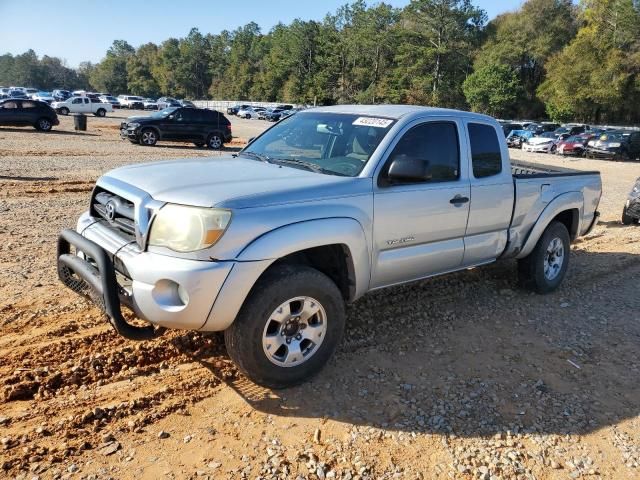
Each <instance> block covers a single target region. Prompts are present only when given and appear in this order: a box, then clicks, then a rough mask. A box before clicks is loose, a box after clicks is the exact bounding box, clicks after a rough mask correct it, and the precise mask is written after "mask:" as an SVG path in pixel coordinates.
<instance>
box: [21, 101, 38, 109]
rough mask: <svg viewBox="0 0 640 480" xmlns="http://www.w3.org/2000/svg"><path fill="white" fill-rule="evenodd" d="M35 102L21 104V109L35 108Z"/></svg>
mask: <svg viewBox="0 0 640 480" xmlns="http://www.w3.org/2000/svg"><path fill="white" fill-rule="evenodd" d="M36 106H37V105H36V104H35V102H22V108H36Z"/></svg>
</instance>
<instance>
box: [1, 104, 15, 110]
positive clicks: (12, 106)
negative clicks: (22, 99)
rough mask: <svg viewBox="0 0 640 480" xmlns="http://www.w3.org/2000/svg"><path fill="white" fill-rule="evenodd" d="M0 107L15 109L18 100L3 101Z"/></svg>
mask: <svg viewBox="0 0 640 480" xmlns="http://www.w3.org/2000/svg"><path fill="white" fill-rule="evenodd" d="M2 108H5V109H7V110H9V109H11V110H13V109H16V108H18V102H4V103H3V104H2Z"/></svg>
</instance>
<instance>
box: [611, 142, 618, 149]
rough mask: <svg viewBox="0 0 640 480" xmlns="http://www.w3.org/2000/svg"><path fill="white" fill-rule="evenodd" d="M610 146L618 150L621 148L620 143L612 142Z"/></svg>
mask: <svg viewBox="0 0 640 480" xmlns="http://www.w3.org/2000/svg"><path fill="white" fill-rule="evenodd" d="M609 146H610V147H611V148H618V147H619V146H620V142H611V143H610V144H609Z"/></svg>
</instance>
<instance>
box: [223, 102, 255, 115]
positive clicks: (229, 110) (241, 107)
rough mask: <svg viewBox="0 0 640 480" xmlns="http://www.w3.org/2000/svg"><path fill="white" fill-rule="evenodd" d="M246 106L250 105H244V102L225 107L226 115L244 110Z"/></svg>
mask: <svg viewBox="0 0 640 480" xmlns="http://www.w3.org/2000/svg"><path fill="white" fill-rule="evenodd" d="M248 107H250V105H246V104H242V105H236V106H234V107H228V108H227V114H228V115H237V114H238V112H239V111H240V110H244V109H245V108H248Z"/></svg>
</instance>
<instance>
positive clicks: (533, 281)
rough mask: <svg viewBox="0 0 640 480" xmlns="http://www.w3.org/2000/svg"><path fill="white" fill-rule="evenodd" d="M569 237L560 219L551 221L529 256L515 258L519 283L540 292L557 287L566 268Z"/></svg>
mask: <svg viewBox="0 0 640 480" xmlns="http://www.w3.org/2000/svg"><path fill="white" fill-rule="evenodd" d="M570 240H571V239H570V237H569V232H568V231H567V227H565V226H564V224H563V223H560V222H551V223H550V224H549V226H548V227H547V229H546V230H545V231H544V233H543V234H542V236H541V237H540V239H539V240H538V243H537V244H536V246H535V248H534V249H533V251H532V252H531V253H530V254H529V256H527V257H525V258H523V259H522V260H519V261H518V275H519V278H520V282H521V284H522V285H523V286H524V287H525V288H528V289H530V290H533V291H534V292H537V293H541V294H545V293H550V292H553V291H554V290H556V289H557V288H558V287H559V286H560V284H561V283H562V280H563V279H564V277H565V275H566V273H567V268H569V255H570Z"/></svg>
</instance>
